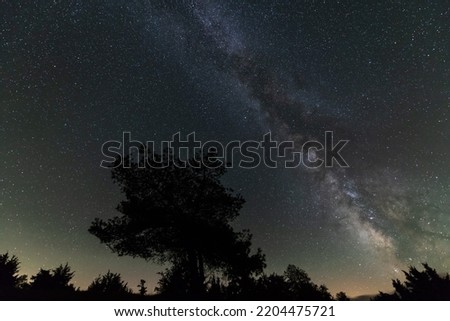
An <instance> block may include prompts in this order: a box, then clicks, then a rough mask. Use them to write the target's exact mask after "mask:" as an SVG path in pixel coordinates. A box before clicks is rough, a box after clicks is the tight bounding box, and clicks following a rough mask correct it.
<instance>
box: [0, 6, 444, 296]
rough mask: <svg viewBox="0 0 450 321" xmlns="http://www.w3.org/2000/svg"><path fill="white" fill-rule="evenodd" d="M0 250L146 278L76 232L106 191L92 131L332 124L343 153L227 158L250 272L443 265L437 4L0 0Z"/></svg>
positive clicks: (165, 135)
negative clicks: (334, 162) (240, 201)
mask: <svg viewBox="0 0 450 321" xmlns="http://www.w3.org/2000/svg"><path fill="white" fill-rule="evenodd" d="M0 12H1V19H0V26H1V28H0V32H1V33H0V39H1V43H0V45H1V51H0V75H1V79H0V81H1V83H0V99H1V103H0V108H1V110H0V111H1V116H0V152H1V166H0V252H6V251H10V252H11V253H13V254H16V255H17V256H18V257H19V259H20V260H21V262H22V271H23V272H24V273H26V274H28V275H32V274H35V273H36V272H37V270H38V269H39V268H40V267H45V268H53V267H55V266H57V265H59V264H60V263H65V262H69V264H70V265H71V266H72V267H73V269H74V270H75V271H76V277H75V281H76V285H77V286H80V287H82V288H84V287H86V286H87V285H88V284H89V283H90V282H91V281H92V279H93V278H94V277H96V276H97V275H98V274H100V273H105V272H106V271H107V270H108V269H111V270H112V271H113V272H119V273H121V274H122V275H123V276H124V278H125V279H126V280H127V281H128V282H129V285H130V286H132V287H135V285H137V284H138V280H139V279H141V278H144V279H147V280H148V281H149V282H150V286H149V288H153V286H154V284H155V281H156V280H157V274H156V272H157V271H159V270H161V269H162V268H161V267H158V266H156V265H152V264H149V263H145V262H144V261H143V260H133V259H130V258H118V257H116V255H115V254H113V253H111V252H110V251H109V250H108V249H107V248H106V247H104V246H103V245H100V244H99V241H98V239H96V238H95V237H94V236H92V235H90V234H89V233H88V232H87V229H88V227H89V226H90V223H91V222H92V220H93V219H94V218H95V217H101V218H110V217H112V216H114V215H116V214H117V212H116V210H115V207H116V205H117V204H118V202H119V201H120V199H121V195H120V193H119V190H118V187H117V186H115V185H113V183H112V181H111V178H110V172H109V171H108V170H106V169H101V168H100V167H99V164H100V160H101V159H102V154H101V145H102V144H103V143H104V142H105V141H107V140H111V139H116V140H120V139H121V137H122V132H123V131H130V132H131V133H132V136H133V138H135V139H141V140H144V141H146V140H156V141H159V140H162V139H169V138H170V137H171V135H172V134H174V133H176V132H178V131H180V132H181V133H182V134H184V135H187V134H189V133H190V132H192V131H195V132H196V134H197V137H198V138H201V139H202V140H208V139H216V140H219V141H222V142H225V143H226V142H228V141H231V140H246V139H253V140H260V139H261V137H262V135H263V134H265V133H266V132H268V131H271V132H272V134H273V136H274V137H276V138H277V139H278V140H294V141H302V140H304V139H306V138H312V139H318V140H321V139H322V138H323V135H324V132H325V131H326V130H330V131H333V132H334V133H335V136H336V137H337V138H338V139H349V140H350V143H349V144H348V145H347V146H346V149H345V157H346V160H347V161H348V163H349V165H350V167H349V168H347V169H342V168H321V169H318V170H307V169H304V168H297V169H283V168H278V169H269V168H264V167H263V166H261V167H259V168H257V169H253V170H248V169H246V170H244V169H239V168H233V169H231V170H230V171H229V172H228V173H227V175H226V176H225V177H224V180H223V181H224V183H225V184H226V185H227V186H230V187H232V188H233V189H235V190H236V191H238V192H239V193H241V194H242V195H243V197H244V198H245V199H246V201H247V202H246V204H245V206H244V208H243V210H242V213H241V216H240V217H239V219H238V221H237V222H236V227H237V228H250V230H251V231H252V233H253V234H254V245H255V246H258V247H261V248H262V249H263V251H264V252H265V253H266V256H267V263H268V269H267V270H268V271H269V272H271V271H276V272H282V271H283V270H284V268H285V267H286V266H287V264H290V263H292V264H296V265H298V266H300V267H301V268H303V269H305V270H306V271H307V272H308V273H309V274H310V276H311V277H312V279H313V281H315V282H316V283H325V284H326V285H327V286H328V287H329V288H330V289H331V291H332V292H333V293H335V292H337V291H340V290H343V291H346V292H347V293H348V294H349V295H358V294H366V293H376V292H377V291H378V290H388V289H389V288H390V279H391V278H393V277H401V276H402V275H401V269H405V268H406V267H407V266H408V265H416V266H417V265H419V264H420V262H425V261H426V262H429V263H430V264H431V266H433V267H435V268H436V269H438V271H450V239H449V237H450V230H449V228H450V216H449V215H450V211H449V210H450V195H449V193H450V189H449V184H450V173H449V164H450V156H449V152H450V148H449V147H450V144H449V143H450V141H449V137H450V132H449V128H450V126H449V121H448V112H449V97H450V83H449V79H450V78H449V77H450V74H449V72H450V48H449V44H450V9H449V5H448V2H447V1H433V2H427V3H425V2H423V3H421V4H419V2H416V1H406V0H405V1H378V3H375V2H374V1H361V2H359V3H358V2H356V1H325V0H324V1H295V2H294V1H293V2H292V3H290V2H287V1H270V2H268V1H181V0H180V1H172V2H170V3H169V2H162V1H152V4H150V1H148V2H147V1H114V0H113V1H8V2H6V1H2V2H1V4H0Z"/></svg>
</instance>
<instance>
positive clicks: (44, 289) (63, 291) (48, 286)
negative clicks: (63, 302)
mask: <svg viewBox="0 0 450 321" xmlns="http://www.w3.org/2000/svg"><path fill="white" fill-rule="evenodd" d="M74 274H75V272H72V271H71V269H70V266H69V265H68V264H67V263H66V264H65V265H62V264H61V265H60V266H58V267H57V268H55V269H52V270H44V269H40V270H39V272H38V273H37V274H36V275H33V276H32V277H31V283H30V291H31V292H32V293H34V294H35V295H36V294H38V295H40V296H41V298H43V299H45V298H47V297H52V298H56V297H61V298H63V297H66V296H69V295H72V294H73V293H74V292H75V287H74V285H73V284H71V283H70V281H71V280H72V278H73V276H74Z"/></svg>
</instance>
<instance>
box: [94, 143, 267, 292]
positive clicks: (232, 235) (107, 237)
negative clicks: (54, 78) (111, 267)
mask: <svg viewBox="0 0 450 321" xmlns="http://www.w3.org/2000/svg"><path fill="white" fill-rule="evenodd" d="M144 152H145V150H141V153H140V155H141V156H140V157H134V158H133V157H131V156H127V157H125V158H124V163H125V164H128V165H130V166H129V167H128V166H126V167H125V166H116V167H114V168H113V169H112V176H113V180H114V182H115V183H117V184H118V185H119V186H120V187H121V190H122V192H123V193H124V194H125V197H126V199H125V200H124V201H122V202H121V203H120V204H119V206H118V207H117V209H118V211H119V212H120V213H122V215H121V216H118V217H114V218H112V219H109V220H107V221H104V220H101V219H96V220H95V221H94V222H93V223H92V225H91V227H90V229H89V232H90V233H92V234H93V235H95V236H97V237H98V238H99V239H100V241H101V242H102V243H105V244H107V245H108V246H109V248H110V249H111V250H112V251H113V252H115V253H118V254H119V255H130V256H133V257H142V258H144V259H146V260H153V261H155V262H157V263H163V262H170V263H171V264H172V265H177V267H176V268H175V270H169V271H166V272H165V273H163V278H162V280H161V282H160V284H159V285H158V289H159V290H158V291H163V290H164V291H165V289H168V288H171V286H169V284H168V282H173V281H174V280H176V282H181V280H180V279H179V278H183V280H184V281H183V282H182V283H178V287H179V286H187V289H186V291H187V292H188V293H189V294H190V295H191V296H192V295H194V296H195V295H200V294H202V293H205V291H206V288H205V278H206V273H207V270H210V271H212V270H219V269H220V270H223V271H227V273H228V275H229V276H230V277H231V278H234V279H235V280H236V282H240V281H241V280H243V273H246V274H248V275H250V274H254V273H257V272H259V271H262V268H263V266H264V256H263V255H262V254H261V252H260V251H258V252H257V253H256V254H255V255H253V256H251V255H250V239H251V235H250V234H249V233H236V232H235V231H234V230H233V228H232V226H231V222H232V221H233V220H234V219H235V218H236V217H237V216H238V214H239V210H240V209H241V207H242V205H243V203H244V200H243V198H242V197H241V196H240V195H236V194H234V193H233V191H232V190H231V189H229V188H225V187H224V186H223V185H222V184H221V182H220V178H221V176H222V175H223V174H224V173H225V171H226V168H225V165H224V164H220V163H218V162H217V161H216V160H214V159H213V158H212V155H205V156H204V157H203V158H200V156H197V157H196V158H193V159H190V160H189V161H188V162H187V164H186V166H185V165H184V164H183V161H181V160H180V159H179V158H177V157H175V156H173V155H172V154H170V153H163V154H162V155H158V154H154V153H152V152H148V153H147V155H148V157H142V155H144ZM118 162H119V161H118ZM118 162H117V163H116V165H120V164H119V163H118ZM161 163H163V164H165V163H168V166H166V167H165V166H162V165H161ZM242 262H246V264H247V263H248V264H249V265H248V266H246V267H245V269H246V270H245V269H244V266H243V264H242ZM239 265H241V266H240V267H239ZM177 291H179V290H177Z"/></svg>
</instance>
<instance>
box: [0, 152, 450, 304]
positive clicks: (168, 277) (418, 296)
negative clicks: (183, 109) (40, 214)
mask: <svg viewBox="0 0 450 321" xmlns="http://www.w3.org/2000/svg"><path fill="white" fill-rule="evenodd" d="M142 155H150V156H148V158H144V157H143V156H142ZM123 164H127V166H123ZM163 164H169V165H168V166H166V165H163ZM111 172H112V179H113V182H114V183H116V184H117V185H118V186H119V187H120V189H121V192H122V193H123V195H124V200H123V201H122V202H120V204H119V205H118V206H117V210H118V212H119V213H120V215H119V216H116V217H113V218H111V219H108V220H102V219H98V218H97V219H95V220H94V221H93V222H92V225H91V226H90V228H89V232H90V233H91V234H92V235H94V236H95V237H97V238H98V239H99V240H100V242H101V243H104V244H105V245H107V246H108V247H109V248H110V249H111V251H112V252H113V253H115V254H117V255H119V256H131V257H139V258H143V259H145V260H147V261H151V262H154V263H157V264H164V265H165V266H168V267H167V268H166V269H165V270H164V271H162V272H160V273H159V274H160V279H159V281H158V283H157V286H156V288H155V291H154V294H153V293H152V294H149V292H148V289H147V286H146V281H145V280H143V279H142V280H141V281H140V283H139V284H138V285H137V287H138V289H139V291H138V292H137V293H135V292H133V291H132V290H131V288H130V287H129V286H128V284H127V283H126V282H125V281H124V280H123V279H122V277H121V275H120V274H119V273H113V272H111V271H109V270H108V271H107V272H106V273H105V274H103V275H99V276H97V277H96V278H95V279H94V280H93V281H92V283H91V284H90V285H89V286H88V287H87V289H85V290H81V289H79V288H75V286H74V285H73V284H72V283H71V281H72V279H73V277H74V275H75V272H74V271H72V269H71V267H70V266H69V265H68V263H66V264H65V265H60V266H58V267H56V268H54V269H50V270H46V269H40V270H39V271H38V272H37V273H36V274H35V275H33V276H31V277H30V278H28V277H27V276H26V275H21V274H20V262H19V259H18V257H16V256H15V255H12V254H9V253H4V254H1V255H0V299H2V300H315V301H321V300H343V301H345V300H349V298H348V296H347V295H346V294H345V293H344V292H339V293H337V294H336V295H335V296H333V295H332V294H331V293H330V292H329V290H328V288H327V287H326V286H325V285H317V284H315V283H314V282H313V281H312V280H311V278H310V277H309V276H308V274H307V273H306V272H305V271H304V270H302V269H301V268H299V267H297V266H295V265H288V266H287V268H286V270H285V271H284V273H283V274H276V273H272V274H269V275H268V274H266V273H265V272H264V269H265V268H266V263H265V255H264V254H263V252H262V250H261V249H259V248H258V249H256V250H252V246H251V245H252V243H251V240H252V234H251V233H250V231H249V230H242V231H235V229H234V228H233V226H232V222H233V221H234V220H235V219H236V217H237V216H238V215H239V212H240V209H241V208H242V206H243V204H244V202H245V201H244V199H243V197H242V196H241V195H239V194H236V193H234V191H233V190H232V189H230V188H226V187H225V186H223V184H222V183H221V181H220V178H221V177H222V176H223V175H224V174H225V173H226V166H225V164H223V163H219V162H217V158H215V155H214V154H206V155H200V154H198V155H196V156H195V157H194V158H192V159H189V160H187V161H183V160H181V159H180V158H178V157H176V156H174V155H172V154H170V153H168V152H163V153H162V154H156V153H146V151H145V150H142V149H141V150H139V151H138V152H137V153H135V154H133V155H128V156H126V157H124V159H121V158H120V159H117V160H116V163H114V164H113V165H112V167H111ZM423 268H424V270H423V271H419V270H417V269H416V268H415V267H410V268H409V270H408V271H404V274H405V281H404V282H403V283H402V282H401V281H400V280H398V279H397V280H393V281H392V284H393V288H394V290H393V291H392V292H391V293H384V292H380V293H379V294H378V295H376V296H374V297H373V299H374V300H450V278H449V275H448V274H446V275H445V276H441V275H439V274H438V273H437V272H436V271H435V270H434V269H432V268H431V267H430V266H429V265H427V264H423Z"/></svg>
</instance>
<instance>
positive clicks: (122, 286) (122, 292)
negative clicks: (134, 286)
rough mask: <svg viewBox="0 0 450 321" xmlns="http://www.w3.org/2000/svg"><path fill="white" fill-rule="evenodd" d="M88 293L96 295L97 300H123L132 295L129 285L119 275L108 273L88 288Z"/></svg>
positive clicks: (100, 276) (99, 277)
mask: <svg viewBox="0 0 450 321" xmlns="http://www.w3.org/2000/svg"><path fill="white" fill-rule="evenodd" d="M87 292H88V293H90V294H93V295H95V297H96V298H121V297H124V296H126V295H128V294H131V290H130V289H129V288H128V286H127V283H125V282H124V281H123V280H122V277H121V275H120V274H119V273H112V272H111V271H108V272H107V273H106V274H104V275H99V276H98V277H97V278H96V279H95V280H94V281H92V283H91V284H90V285H89V286H88V288H87Z"/></svg>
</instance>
